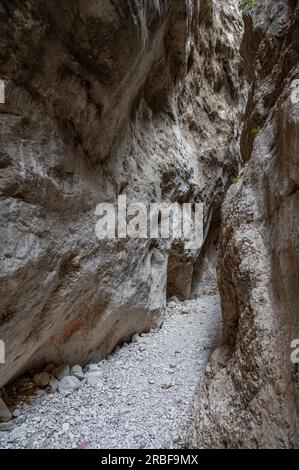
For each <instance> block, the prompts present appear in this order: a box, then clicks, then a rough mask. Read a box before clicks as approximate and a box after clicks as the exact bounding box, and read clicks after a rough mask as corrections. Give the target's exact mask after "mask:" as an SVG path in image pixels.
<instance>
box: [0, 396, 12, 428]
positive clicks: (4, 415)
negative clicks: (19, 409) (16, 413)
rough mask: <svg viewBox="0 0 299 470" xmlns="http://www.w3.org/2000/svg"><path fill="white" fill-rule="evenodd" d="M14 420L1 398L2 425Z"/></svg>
mask: <svg viewBox="0 0 299 470" xmlns="http://www.w3.org/2000/svg"><path fill="white" fill-rule="evenodd" d="M11 418H12V413H11V411H10V410H9V409H8V408H7V406H6V405H5V403H4V401H3V400H2V399H1V398H0V423H6V422H7V421H9V420H10V419H11Z"/></svg>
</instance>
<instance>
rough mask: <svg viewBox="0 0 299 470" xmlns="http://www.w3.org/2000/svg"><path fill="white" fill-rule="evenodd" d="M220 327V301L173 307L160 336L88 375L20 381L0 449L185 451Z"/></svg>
mask: <svg viewBox="0 0 299 470" xmlns="http://www.w3.org/2000/svg"><path fill="white" fill-rule="evenodd" d="M220 327H221V318H220V308H219V300H218V297H217V296H210V297H203V298H201V299H199V300H191V301H186V302H184V303H176V302H175V301H171V302H170V303H169V304H168V307H167V313H166V317H165V321H164V323H163V326H162V328H161V329H160V330H155V331H151V332H150V333H148V334H145V335H141V336H135V337H133V340H132V343H130V344H126V345H124V346H123V347H122V348H120V349H118V350H117V351H116V352H115V353H114V354H113V355H112V356H110V357H109V358H107V359H106V360H103V361H101V362H100V363H98V364H91V365H89V366H87V367H86V368H84V370H83V373H82V370H80V367H75V368H73V369H72V370H71V371H70V369H69V367H68V366H66V367H64V368H60V369H59V368H58V369H56V370H53V369H52V367H51V365H49V366H48V367H47V368H46V370H45V371H42V374H41V373H40V372H39V373H38V374H37V373H36V372H35V373H34V374H33V373H32V374H31V375H30V376H28V375H27V376H26V377H23V378H21V379H19V380H18V381H17V382H16V383H15V384H13V385H12V386H10V388H7V389H6V390H5V391H4V393H3V398H4V399H5V401H6V403H7V404H8V406H9V408H10V410H11V412H12V413H13V418H12V419H11V420H10V421H8V422H6V423H2V424H0V428H1V432H0V447H1V448H177V447H181V446H183V445H184V442H185V439H186V436H187V433H188V430H189V428H190V424H191V422H192V419H193V399H194V396H195V393H196V390H197V387H198V385H199V383H200V380H201V378H202V377H203V374H204V371H205V367H206V364H207V362H208V359H209V357H210V354H211V351H212V350H213V349H214V348H215V346H216V343H217V340H218V337H219V331H220ZM55 376H56V377H58V378H59V379H60V380H57V378H55ZM49 380H51V382H50V385H45V384H47V383H48V382H49ZM34 382H35V383H36V384H39V387H37V386H36V385H35V384H34ZM43 385H44V386H43Z"/></svg>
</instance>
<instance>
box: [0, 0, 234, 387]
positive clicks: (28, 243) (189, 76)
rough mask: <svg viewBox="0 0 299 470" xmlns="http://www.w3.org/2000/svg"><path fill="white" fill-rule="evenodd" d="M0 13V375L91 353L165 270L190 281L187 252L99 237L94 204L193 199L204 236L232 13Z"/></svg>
mask: <svg viewBox="0 0 299 470" xmlns="http://www.w3.org/2000/svg"><path fill="white" fill-rule="evenodd" d="M0 18H1V25H2V26H1V31H0V78H1V79H2V80H4V81H5V91H6V103H5V104H1V105H0V128H1V151H0V166H1V175H0V186H1V187H0V190H1V200H0V227H1V229H0V230H1V250H0V258H1V278H0V282H1V284H0V289H1V292H0V298H1V305H0V338H1V339H3V340H4V341H5V344H6V364H5V365H1V366H0V367H1V375H0V386H1V385H3V384H5V383H6V382H7V381H9V380H10V379H12V378H13V377H15V376H17V375H19V374H20V373H22V372H23V371H24V370H25V369H28V368H29V367H34V366H37V365H39V364H46V363H48V362H54V363H55V364H63V363H67V364H71V365H73V364H81V365H84V364H86V363H87V362H88V361H89V362H90V361H93V360H99V359H101V358H102V357H104V356H105V355H107V354H108V353H110V352H111V351H112V350H113V349H114V347H115V346H116V345H117V344H118V343H119V342H121V341H124V340H127V339H129V338H130V337H131V336H132V335H133V334H134V333H136V332H140V331H142V330H144V331H145V330H149V329H150V328H151V327H153V326H155V325H157V324H158V323H159V322H160V315H161V311H163V308H164V306H165V298H166V290H167V285H168V286H169V291H170V295H174V294H173V292H174V291H176V290H179V292H178V295H179V296H188V293H189V292H191V286H192V276H193V265H194V262H195V260H196V259H197V257H198V255H199V253H198V252H195V253H190V251H187V250H185V248H184V246H183V247H179V249H177V248H175V247H173V248H172V247H170V246H164V245H162V244H155V243H151V242H150V241H128V240H120V241H113V240H112V241H105V242H100V241H98V240H97V238H96V237H95V232H94V227H95V222H96V217H95V208H96V206H97V204H99V203H100V202H113V203H115V202H116V201H117V197H118V195H120V194H127V196H128V198H129V199H130V200H137V201H142V202H143V201H144V202H159V201H160V200H163V201H165V200H166V201H172V202H194V201H198V202H199V201H202V202H203V203H204V206H205V209H204V210H205V228H204V236H205V239H206V238H207V234H208V233H209V228H210V224H211V223H212V221H213V220H214V217H216V215H217V214H218V212H219V208H220V205H221V201H222V198H223V194H224V190H225V187H226V186H227V182H228V180H229V178H230V176H231V175H232V174H234V173H235V172H236V171H237V169H238V162H239V155H238V148H237V145H236V142H237V137H238V127H239V126H238V122H237V121H238V119H236V116H237V115H238V113H239V105H238V102H239V87H240V70H239V52H238V49H239V47H238V42H239V39H240V36H241V32H242V23H241V21H240V18H239V14H238V11H237V8H236V2H235V1H233V0H230V1H227V0H223V1H217V2H212V1H210V0H203V1H201V2H197V1H195V0H188V1H185V0H182V1H172V0H171V1H170V0H165V1H163V2H162V1H160V0H153V1H145V0H130V1H125V0H120V1H117V2H116V1H112V0H76V1H73V0H66V1H63V2H61V1H60V0H46V1H45V0H27V1H26V2H19V1H17V0H2V1H1V4H0ZM169 253H171V256H172V267H173V268H174V269H169V270H168V256H169ZM176 266H178V268H177V270H178V269H179V267H180V266H183V268H184V272H185V273H186V276H183V277H182V278H181V281H180V285H179V286H178V285H177V284H176V279H175V274H174V275H173V274H172V273H175V272H176V269H175V268H176ZM182 283H183V286H182V285H181V284H182Z"/></svg>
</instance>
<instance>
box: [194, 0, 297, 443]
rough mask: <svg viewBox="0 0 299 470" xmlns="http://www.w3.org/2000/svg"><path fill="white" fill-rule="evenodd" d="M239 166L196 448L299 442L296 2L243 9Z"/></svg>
mask: <svg viewBox="0 0 299 470" xmlns="http://www.w3.org/2000/svg"><path fill="white" fill-rule="evenodd" d="M244 22H245V35H244V39H243V43H242V54H243V57H244V69H245V73H246V76H247V80H248V81H249V82H250V86H251V88H250V93H249V98H248V104H247V108H246V112H245V122H244V128H243V134H242V139H241V141H242V145H241V147H242V156H243V161H244V168H243V171H242V173H241V176H240V179H239V181H236V183H235V184H234V185H233V186H232V187H231V189H230V190H229V192H228V195H227V197H226V200H225V203H224V206H223V210H222V227H221V235H220V254H219V261H218V276H219V287H220V293H221V303H222V314H223V322H224V332H223V346H222V347H221V348H219V349H217V350H216V351H215V353H214V354H213V357H212V360H211V363H210V365H209V366H208V369H207V372H206V377H205V380H204V383H203V386H202V388H201V390H200V392H199V395H198V402H197V422H196V426H195V429H194V430H193V433H192V442H193V445H195V446H201V447H249V448H256V447H259V448H262V447H271V448H272V447H275V448H289V447H298V445H299V432H298V429H299V428H298V411H299V389H298V366H297V365H293V364H292V362H291V359H290V355H291V351H292V350H291V347H290V345H291V342H292V340H293V339H295V338H299V314H298V304H299V277H298V273H299V252H298V235H299V229H298V227H299V224H298V222H299V221H298V214H299V193H298V188H299V174H298V167H299V166H298V163H299V160H298V158H299V140H298V136H299V80H298V79H299V65H298V63H299V4H298V2H297V1H287V0H279V1H275V2H272V1H270V0H266V1H263V2H255V5H254V6H251V7H248V8H245V10H244Z"/></svg>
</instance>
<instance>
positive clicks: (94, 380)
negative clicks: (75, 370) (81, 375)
mask: <svg viewBox="0 0 299 470" xmlns="http://www.w3.org/2000/svg"><path fill="white" fill-rule="evenodd" d="M85 377H86V382H87V384H88V385H92V386H93V387H99V386H101V385H103V377H102V374H101V372H87V374H86V376H85Z"/></svg>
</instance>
